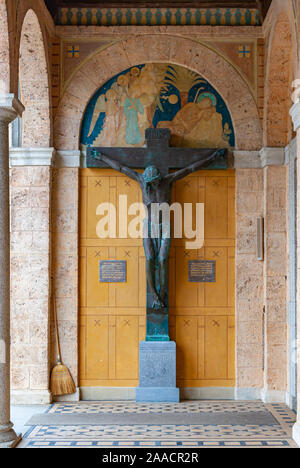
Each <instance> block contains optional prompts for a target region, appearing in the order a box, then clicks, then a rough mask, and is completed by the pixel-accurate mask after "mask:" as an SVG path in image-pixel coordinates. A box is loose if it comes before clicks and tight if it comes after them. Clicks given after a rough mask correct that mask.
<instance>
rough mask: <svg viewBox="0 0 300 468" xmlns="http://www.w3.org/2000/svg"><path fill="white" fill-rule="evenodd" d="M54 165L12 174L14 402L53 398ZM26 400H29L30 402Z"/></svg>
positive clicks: (16, 171)
mask: <svg viewBox="0 0 300 468" xmlns="http://www.w3.org/2000/svg"><path fill="white" fill-rule="evenodd" d="M50 186H51V168H50V167H14V168H13V169H12V170H11V336H12V343H11V385H12V390H13V399H12V400H13V402H14V401H15V402H17V403H22V402H23V398H24V395H25V396H26V393H27V392H28V391H31V392H32V395H36V399H34V398H33V399H31V400H30V401H31V403H34V402H36V403H40V402H47V401H48V400H49V392H48V388H49V359H48V355H49V301H50V290H49V284H50V282H49V276H50V229H49V227H50V226H49V220H50ZM25 399H26V398H25Z"/></svg>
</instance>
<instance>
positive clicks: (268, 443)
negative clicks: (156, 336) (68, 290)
mask: <svg viewBox="0 0 300 468" xmlns="http://www.w3.org/2000/svg"><path fill="white" fill-rule="evenodd" d="M46 412H47V413H48V414H51V415H52V414H53V415H55V414H57V415H72V414H78V415H80V414H81V415H95V414H97V415H99V414H100V415H101V414H103V415H107V414H122V415H124V414H126V413H127V414H131V415H132V414H154V413H155V414H157V413H159V414H166V417H167V415H168V414H170V413H176V414H178V413H179V414H182V415H185V416H187V415H188V414H194V415H195V414H198V415H199V424H197V425H195V424H193V425H189V424H181V425H180V424H176V425H175V424H174V425H170V424H161V425H153V424H143V425H139V424H135V425H125V424H120V425H118V424H114V425H112V424H105V425H104V424H103V425H101V424H97V425H86V424H85V425H81V424H80V423H78V424H76V425H68V426H64V425H37V426H32V427H30V428H29V430H28V431H27V433H26V434H25V435H24V438H23V441H22V442H21V444H20V445H19V448H63V447H65V448H76V447H77V448H80V447H85V448H100V447H115V448H117V447H119V448H121V447H122V448H124V447H137V448H138V447H140V448H142V447H143V448H144V447H157V448H158V447H165V448H172V447H178V448H180V447H194V448H195V447H199V448H201V447H202V448H205V447H207V448H213V447H223V448H224V447H231V448H232V447H240V448H242V447H245V448H247V447H252V448H253V447H258V448H272V447H274V448H275V447H278V448H291V447H297V445H296V444H295V443H294V442H293V440H292V426H293V424H294V422H295V418H296V416H295V413H294V412H293V411H291V410H290V409H289V408H288V407H287V406H285V405H282V404H273V405H264V404H263V403H261V402H228V401H227V402H224V401H213V402H212V401H197V402H195V401H191V402H183V403H178V404H161V403H159V404H136V403H134V402H132V403H131V402H126V403H125V402H124V403H112V402H101V403H94V402H93V403H92V402H88V403H87V402H81V403H64V404H63V403H55V404H53V405H51V406H50V407H49V408H48V410H47V411H46ZM258 412H259V413H261V414H262V415H263V414H265V415H266V416H270V415H272V416H273V418H275V419H274V424H272V425H270V424H268V425H265V424H260V425H248V424H247V423H246V424H244V425H237V424H236V425H235V424H232V425H228V424H226V425H222V424H201V415H203V417H204V415H207V414H209V413H213V414H218V415H219V416H220V418H222V415H223V414H226V415H227V417H228V414H232V415H233V416H234V415H236V414H237V413H242V414H243V415H244V416H245V420H247V414H248V413H249V414H251V413H258ZM269 419H270V418H269Z"/></svg>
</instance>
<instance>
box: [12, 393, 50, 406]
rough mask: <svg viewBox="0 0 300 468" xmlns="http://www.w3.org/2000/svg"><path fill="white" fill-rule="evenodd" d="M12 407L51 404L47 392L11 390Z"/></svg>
mask: <svg viewBox="0 0 300 468" xmlns="http://www.w3.org/2000/svg"><path fill="white" fill-rule="evenodd" d="M10 401H11V404H12V405H48V404H50V403H52V395H51V393H50V391H49V390H11V394H10Z"/></svg>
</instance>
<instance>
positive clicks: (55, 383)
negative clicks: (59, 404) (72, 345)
mask: <svg viewBox="0 0 300 468" xmlns="http://www.w3.org/2000/svg"><path fill="white" fill-rule="evenodd" d="M50 388H51V393H52V395H71V394H72V393H76V387H75V384H74V381H73V378H72V376H71V374H70V371H69V369H68V368H67V367H66V366H64V365H62V364H60V363H59V364H57V365H56V366H55V367H54V368H53V370H52V374H51V382H50Z"/></svg>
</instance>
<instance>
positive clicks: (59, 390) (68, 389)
mask: <svg viewBox="0 0 300 468" xmlns="http://www.w3.org/2000/svg"><path fill="white" fill-rule="evenodd" d="M53 306H54V327H55V336H56V345H57V364H56V366H54V367H53V370H52V374H51V379H50V390H51V393H52V395H70V394H72V393H75V392H76V387H75V384H74V381H73V378H72V376H71V374H70V371H69V369H68V368H67V367H66V366H64V365H63V364H62V360H61V350H60V343H59V334H58V325H57V315H56V303H55V297H54V300H53Z"/></svg>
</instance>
